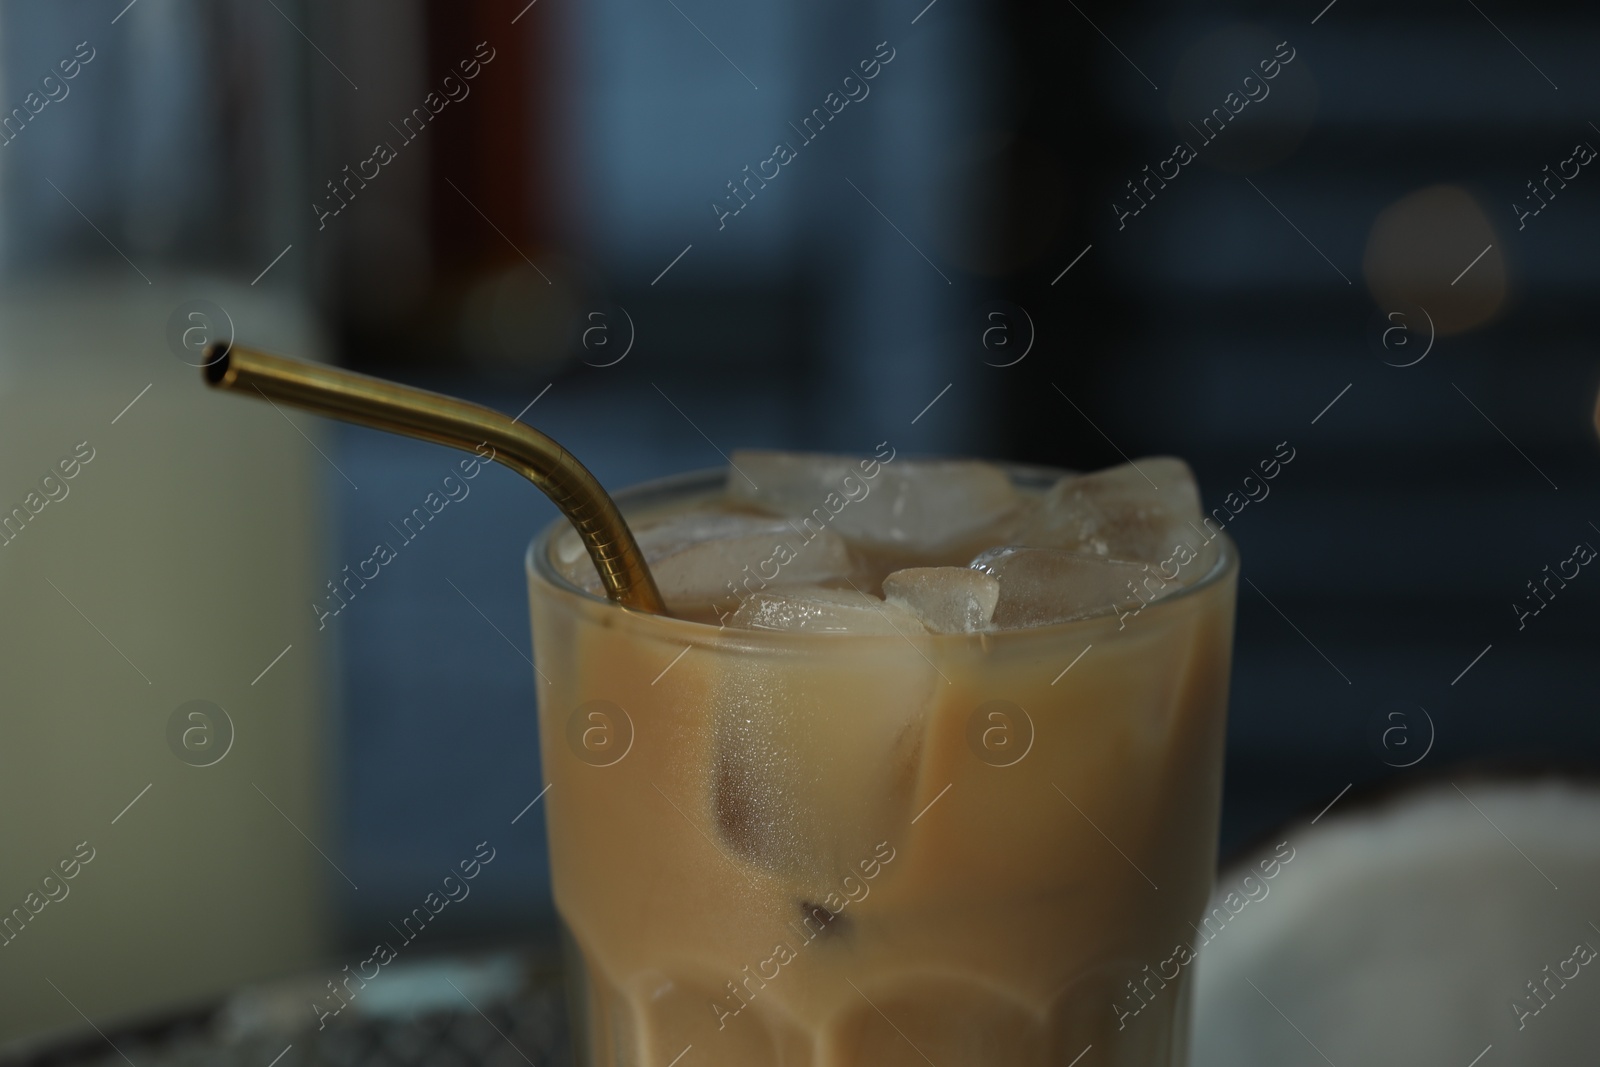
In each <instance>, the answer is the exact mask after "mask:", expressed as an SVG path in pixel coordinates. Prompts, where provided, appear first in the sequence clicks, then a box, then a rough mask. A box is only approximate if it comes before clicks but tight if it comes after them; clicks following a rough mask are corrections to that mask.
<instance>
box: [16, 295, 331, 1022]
mask: <svg viewBox="0 0 1600 1067" xmlns="http://www.w3.org/2000/svg"><path fill="white" fill-rule="evenodd" d="M191 297H208V298H210V299H213V300H216V301H218V302H219V303H221V304H222V305H223V306H225V307H226V308H227V309H228V310H229V311H230V312H231V313H232V316H233V319H234V321H235V324H236V328H237V330H238V331H239V337H240V339H241V340H247V341H248V342H249V343H251V344H253V345H258V346H260V347H265V348H268V349H276V350H278V351H284V352H289V353H294V354H297V355H307V356H309V355H315V354H316V350H317V348H318V347H319V345H318V341H317V337H316V332H315V330H314V329H313V327H312V325H311V322H310V319H309V317H308V316H307V315H306V313H305V311H304V309H303V308H302V307H300V306H299V305H297V304H294V303H284V302H280V301H279V300H277V299H275V298H273V297H272V296H271V295H270V294H269V293H268V292H264V291H262V290H260V289H256V290H251V289H243V288H232V289H230V288H225V287H221V286H219V285H217V284H215V283H198V282H197V283H194V284H166V283H163V282H158V283H157V284H155V285H152V286H147V285H145V284H143V282H142V281H141V280H140V279H138V278H134V279H133V281H132V283H131V284H123V283H122V282H121V281H120V280H114V279H113V280H106V279H83V278H76V279H72V280H69V281H66V282H62V283H59V284H57V285H54V286H45V285H42V284H41V285H38V286H32V285H23V286H11V287H8V288H7V290H6V292H5V294H4V296H3V297H0V508H3V509H5V510H6V511H9V509H10V508H11V506H12V505H14V504H22V503H23V498H24V496H25V495H26V493H27V492H28V491H29V490H30V489H32V488H35V487H36V485H37V482H38V480H39V478H40V477H41V476H42V475H43V474H45V473H46V472H47V471H49V470H50V469H51V468H52V467H53V466H54V465H55V464H56V463H57V461H58V460H59V459H60V458H61V457H63V456H66V455H69V454H71V453H72V452H73V450H74V446H75V445H77V444H78V443H79V442H83V441H87V442H89V444H90V446H91V447H92V448H93V449H94V450H95V456H94V459H93V460H92V461H91V462H90V463H89V464H87V465H86V466H84V467H83V469H82V470H81V471H80V472H79V473H78V475H77V477H75V478H74V479H72V480H71V481H70V482H69V483H67V484H68V486H69V493H68V495H67V497H66V498H65V499H63V500H61V501H59V502H55V503H51V504H49V505H47V506H46V507H45V508H44V510H43V511H42V512H41V513H40V514H39V515H38V516H36V517H35V518H34V519H33V520H32V521H31V522H30V523H29V525H28V526H27V527H26V528H25V530H24V532H23V533H22V534H21V536H19V537H18V538H17V539H16V540H14V541H12V542H11V543H10V544H8V545H6V546H5V547H0V913H9V911H10V909H11V908H13V907H17V906H22V905H23V904H24V901H25V898H26V896H27V894H28V893H29V892H30V891H32V890H34V889H36V888H37V886H38V883H39V880H40V879H41V878H42V877H43V876H44V875H45V874H46V873H47V872H49V871H50V869H51V868H52V866H53V865H54V864H56V862H57V861H58V860H60V859H62V858H64V857H66V856H68V855H70V854H71V852H72V851H73V848H74V846H75V845H77V844H78V843H79V842H82V841H88V842H89V844H90V845H91V846H92V847H93V848H94V850H95V858H94V859H93V860H92V861H91V862H90V863H89V864H87V865H86V866H84V867H83V868H82V869H81V871H80V872H79V873H78V875H77V876H76V877H75V878H74V879H72V880H71V881H70V882H68V883H66V884H67V887H68V896H67V897H66V898H65V899H64V900H61V901H60V902H58V903H52V904H49V905H47V906H46V907H44V909H43V910H42V911H41V912H40V913H39V914H38V915H37V916H36V917H35V918H34V919H33V920H32V921H31V922H30V923H29V924H28V925H27V927H26V928H24V929H23V931H22V933H21V934H20V935H19V936H17V937H16V939H15V940H14V941H11V942H10V943H9V944H7V945H5V946H4V947H0V1042H4V1041H7V1040H10V1039H13V1038H17V1037H19V1036H21V1035H26V1034H32V1033H37V1032H39V1031H44V1030H50V1029H60V1028H67V1027H73V1026H78V1027H81V1026H83V1021H82V1018H81V1017H80V1016H79V1015H78V1013H77V1012H76V1011H75V1010H74V1009H73V1007H72V1006H71V1005H69V1004H68V1003H67V1000H66V999H65V998H64V997H63V996H62V995H61V994H63V993H64V994H66V996H67V997H70V998H71V1000H72V1001H73V1002H75V1003H76V1005H77V1007H78V1008H80V1009H82V1010H83V1011H84V1012H85V1013H87V1014H88V1015H89V1016H90V1018H92V1019H93V1020H94V1021H95V1022H96V1023H97V1024H101V1025H105V1024H106V1023H108V1022H114V1021H115V1020H116V1019H118V1018H122V1017H126V1016H128V1015H130V1014H135V1013H138V1012H141V1011H145V1010H148V1009H151V1008H154V1007H157V1006H161V1005H167V1004H171V1003H173V1002H177V1001H182V1000H186V999H192V998H197V997H204V996H206V995H208V994H210V993H213V992H215V991H217V990H219V989H221V988H223V987H226V986H228V985H231V984H233V983H237V982H238V981H240V980H242V979H246V978H249V977H255V976H260V975H266V974H273V973H278V972H282V971H285V970H290V969H294V968H297V967H300V966H304V965H305V964H307V963H309V962H311V961H312V960H314V959H315V958H317V957H318V956H320V955H321V954H322V952H323V950H324V948H325V944H326V937H327V933H326V931H327V922H326V912H327V902H328V900H329V896H328V894H329V893H330V892H343V893H353V892H354V891H353V890H351V889H350V887H349V886H348V885H347V884H346V883H345V882H344V881H343V880H342V879H341V878H340V877H339V875H338V874H336V873H335V872H334V871H333V870H332V869H331V868H330V867H329V866H328V865H327V863H326V862H325V861H324V860H323V859H322V858H321V857H320V856H319V855H318V854H317V853H316V852H315V851H314V850H313V849H312V848H311V846H309V845H308V844H307V843H306V841H305V840H304V839H303V838H302V837H301V836H300V835H299V834H298V833H296V831H295V830H294V829H293V828H292V827H291V826H290V825H289V824H288V823H287V822H286V821H285V818H284V815H281V814H279V813H278V812H277V811H275V810H273V808H272V807H271V806H270V805H269V804H268V803H267V802H266V801H265V800H264V799H263V798H262V796H261V794H260V793H258V792H257V789H256V786H259V787H260V788H261V790H263V791H265V792H266V794H267V795H269V796H270V797H271V798H272V800H274V801H275V802H276V803H277V804H278V806H279V807H281V808H282V809H283V811H284V812H285V813H286V814H287V815H288V816H289V817H291V818H292V819H293V820H294V822H295V823H297V824H298V825H299V826H300V828H301V829H302V830H304V831H305V832H306V834H308V835H310V836H311V837H312V838H313V839H314V840H316V841H317V843H318V844H319V845H321V846H322V847H323V849H324V851H328V852H330V853H333V852H334V847H335V846H334V842H333V840H332V836H331V835H332V820H331V818H330V816H329V809H328V805H327V796H328V790H327V788H326V784H325V781H324V779H325V777H326V771H327V762H326V761H327V760H328V759H329V757H330V752H331V745H330V742H329V737H330V734H331V729H330V726H331V718H330V714H329V711H330V709H329V707H328V704H327V700H326V699H325V696H326V693H327V692H328V689H327V677H326V671H325V665H326V664H327V663H328V662H329V660H330V654H331V646H330V644H329V643H328V642H327V640H326V638H327V637H328V635H327V634H326V633H323V634H321V635H318V634H317V633H316V632H315V624H314V621H313V616H312V613H311V611H310V609H309V608H308V607H307V606H306V605H307V603H308V601H309V600H310V599H311V598H312V597H313V596H314V595H315V594H316V593H317V591H318V589H319V587H320V586H321V584H322V582H323V580H324V578H325V577H326V576H325V575H323V574H322V570H323V569H324V568H323V566H322V561H321V558H320V545H321V543H322V538H324V537H325V536H326V533H325V529H324V526H323V516H322V515H321V513H320V505H319V487H320V486H321V484H322V482H323V479H324V478H325V477H326V476H331V477H332V478H334V479H335V480H336V481H338V483H339V485H340V486H344V482H343V481H342V480H341V479H339V478H338V475H337V474H335V473H334V472H333V471H332V470H331V469H330V468H328V467H327V466H326V464H325V461H324V460H323V459H322V457H320V456H319V455H318V454H317V453H316V451H314V450H313V448H312V447H311V445H310V444H308V442H307V441H306V440H305V439H304V438H302V437H301V436H300V434H298V433H296V432H295V430H294V429H293V428H291V427H290V426H289V425H288V424H287V423H286V422H285V421H284V418H283V416H282V415H280V414H279V413H278V412H276V411H274V410H273V409H272V408H271V407H270V406H268V405H267V404H265V403H250V402H248V401H246V400H243V399H239V398H236V397H231V396H224V395H220V394H216V393H212V392H209V391H206V390H205V389H204V388H203V387H202V385H201V383H200V379H199V372H198V371H197V370H195V369H193V368H191V367H188V366H185V365H184V364H183V363H181V362H179V360H178V359H176V358H175V357H174V356H173V355H172V354H171V353H170V352H169V351H168V348H167V344H166V340H165V324H166V320H167V316H168V314H169V312H170V311H171V310H172V308H173V307H174V306H176V305H178V304H179V303H181V302H182V301H184V300H185V299H188V298H191ZM147 384H149V385H151V388H150V390H149V391H148V392H147V393H145V394H144V396H143V397H142V398H140V399H139V401H138V403H137V404H135V405H134V406H133V408H132V409H130V410H129V411H128V412H127V413H126V414H125V415H123V416H122V417H121V418H120V420H119V421H117V422H116V424H115V425H112V419H113V418H115V417H116V416H117V415H118V413H119V411H121V410H122V409H123V407H124V406H125V405H126V404H127V403H128V402H129V401H130V400H132V399H133V398H134V397H135V395H137V394H138V393H139V391H140V390H141V389H143V388H144V387H145V386H146V385H147ZM294 418H295V421H296V423H297V424H298V425H300V426H301V427H302V428H303V429H305V431H306V432H307V433H308V434H310V435H311V437H312V438H313V439H317V440H319V443H321V444H322V445H323V448H324V450H327V445H326V443H325V441H322V440H321V439H320V438H321V437H322V436H323V435H321V434H319V429H320V428H319V427H318V425H317V422H316V420H314V419H312V418H311V417H309V416H303V415H295V416H294ZM47 579H48V581H47ZM50 582H54V583H55V585H56V586H58V587H59V588H60V590H61V592H60V593H58V592H57V591H56V590H55V589H53V588H52V587H51V585H50V584H49V583H50ZM62 593H64V594H66V596H68V597H70V598H71V599H72V601H74V602H75V603H76V605H77V608H78V609H81V611H82V612H83V615H80V614H79V612H78V610H74V608H73V607H72V606H71V605H69V604H68V603H67V601H66V599H64V598H63V596H62V595H61V594H62ZM83 616H87V617H88V620H89V621H85V618H84V617H83ZM91 622H92V626H91ZM93 627H98V628H99V629H100V630H102V631H104V634H105V636H104V637H102V636H101V634H100V633H97V632H96V630H95V629H94V628H93ZM108 638H109V642H110V643H108V640H107V639H108ZM113 643H114V644H115V645H116V648H117V649H120V650H121V654H119V652H118V651H117V650H115V649H113V648H112V644H113ZM291 643H292V644H293V648H292V649H291V650H290V651H289V653H288V654H287V655H286V656H284V657H283V659H282V660H281V661H279V662H278V663H277V665H276V666H274V667H273V668H272V670H271V671H270V672H268V673H267V675H266V676H265V677H264V678H262V679H261V681H260V682H259V683H257V684H256V685H254V686H252V685H251V684H250V683H251V680H252V679H254V678H255V677H256V676H257V675H258V674H259V673H260V672H261V670H262V669H263V668H264V667H266V666H267V664H268V663H269V662H271V660H272V659H273V657H274V656H276V655H278V653H279V652H280V651H282V650H283V648H284V647H285V646H286V645H289V644H291ZM123 655H126V657H127V660H131V661H132V664H133V665H132V666H130V664H129V663H128V662H127V660H124V658H123ZM136 668H137V669H136ZM139 672H143V675H145V676H148V679H149V681H148V683H147V682H146V679H145V677H141V675H140V673H139ZM193 699H204V700H210V701H213V702H215V703H217V704H220V705H221V706H222V707H224V708H225V709H226V710H227V711H228V713H229V715H230V716H231V718H232V720H233V723H234V727H235V731H236V739H235V741H234V744H233V747H232V750H231V751H230V752H229V753H228V755H227V756H226V757H225V758H224V759H222V760H221V762H219V763H217V764H216V765H214V766H211V767H206V768H196V767H192V766H189V765H186V764H185V763H183V762H181V761H180V760H179V759H178V758H177V757H176V756H175V755H174V754H173V753H172V752H171V751H170V750H169V747H168V743H167V738H166V729H167V722H168V717H169V716H170V715H171V713H172V711H173V709H174V708H176V707H177V706H178V705H179V704H181V703H184V702H185V701H189V700H193ZM147 784H149V785H150V786H151V788H150V790H149V792H148V793H145V794H144V796H143V797H142V798H141V799H140V800H139V801H138V803H137V804H135V805H134V806H133V808H132V809H130V810H129V811H128V812H127V814H125V815H123V816H122V817H121V818H120V820H119V821H118V822H117V823H116V824H115V825H113V824H112V819H113V818H114V817H116V816H117V815H118V813H119V812H121V811H122V809H123V808H124V807H125V806H126V805H127V804H128V803H129V801H131V800H133V798H134V797H135V796H136V795H137V794H138V793H139V792H140V790H142V789H143V788H144V787H145V786H146V785H147ZM330 880H331V883H330ZM331 887H337V888H331ZM57 892H59V890H57ZM50 982H54V983H55V984H56V986H59V987H60V990H61V993H58V992H57V991H56V990H55V989H52V988H51V985H50Z"/></svg>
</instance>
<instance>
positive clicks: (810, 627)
mask: <svg viewBox="0 0 1600 1067" xmlns="http://www.w3.org/2000/svg"><path fill="white" fill-rule="evenodd" d="M727 624H728V625H729V626H742V627H744V628H745V629H749V630H798V631H800V632H802V633H839V634H846V633H848V634H893V633H898V634H904V635H908V636H909V635H911V634H920V633H926V632H927V630H926V628H925V627H924V626H923V625H922V623H921V622H920V621H918V619H917V617H916V616H915V615H913V614H912V613H911V612H909V611H907V610H906V609H905V608H903V607H901V606H899V605H898V604H890V603H886V602H885V601H882V600H879V599H878V598H877V597H875V596H869V595H868V594H866V593H863V592H859V591H858V590H855V589H824V588H822V587H820V586H811V587H802V588H798V589H784V590H763V591H761V592H757V593H754V594H752V595H751V596H749V597H748V598H746V599H745V601H744V602H743V603H742V604H740V605H739V610H737V611H735V612H734V613H733V614H732V615H730V616H729V617H728V620H727Z"/></svg>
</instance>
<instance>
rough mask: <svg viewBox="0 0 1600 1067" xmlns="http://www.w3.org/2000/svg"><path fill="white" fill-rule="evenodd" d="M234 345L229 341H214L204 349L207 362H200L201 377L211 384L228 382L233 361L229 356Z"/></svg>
mask: <svg viewBox="0 0 1600 1067" xmlns="http://www.w3.org/2000/svg"><path fill="white" fill-rule="evenodd" d="M232 351H233V346H232V345H231V344H229V343H228V342H227V341H213V342H211V343H210V344H208V345H206V347H205V348H204V349H203V350H202V354H203V355H204V356H205V362H203V363H201V364H200V377H201V379H202V380H203V381H204V382H205V383H206V384H207V385H211V386H221V385H225V384H227V378H228V371H229V369H230V368H231V363H232V361H231V360H230V359H229V358H228V356H229V354H230V353H231V352H232Z"/></svg>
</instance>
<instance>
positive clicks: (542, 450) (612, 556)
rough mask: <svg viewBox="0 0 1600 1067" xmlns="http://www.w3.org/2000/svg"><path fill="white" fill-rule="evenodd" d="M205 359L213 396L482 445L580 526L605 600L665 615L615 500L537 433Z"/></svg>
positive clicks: (222, 358)
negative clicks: (237, 395) (235, 396)
mask: <svg viewBox="0 0 1600 1067" xmlns="http://www.w3.org/2000/svg"><path fill="white" fill-rule="evenodd" d="M206 358H207V363H206V365H205V366H204V367H202V368H201V371H200V373H201V374H202V375H204V377H205V380H206V383H207V384H209V385H212V386H214V387H216V388H218V389H228V390H233V391H237V392H242V393H246V394H248V393H251V392H254V393H256V394H257V395H259V396H260V397H261V398H262V399H264V400H273V401H282V402H283V403H285V404H293V405H294V406H295V407H300V408H304V409H306V410H307V411H314V412H316V413H317V414H319V415H327V416H329V417H331V418H335V419H343V420H344V421H345V422H353V423H356V424H357V425H361V426H370V427H372V428H374V429H378V430H388V431H389V432H390V433H398V434H404V435H405V436H407V437H419V438H421V439H422V440H424V441H433V442H435V443H436V444H441V445H449V446H451V447H452V448H459V449H462V450H464V451H467V452H478V454H479V455H482V452H481V451H480V446H484V445H487V446H488V447H489V448H490V449H492V453H491V455H490V456H489V457H488V458H490V459H493V460H495V461H496V462H497V463H502V464H504V465H505V466H507V467H510V468H511V469H512V470H514V471H516V472H517V473H518V474H520V475H522V476H523V477H524V478H526V479H528V481H530V482H532V483H533V484H534V485H536V486H538V487H539V489H540V490H541V491H543V493H544V495H545V496H547V497H549V498H550V501H551V503H553V504H555V506H556V507H558V508H560V509H561V513H562V514H563V515H565V516H566V517H567V518H568V520H570V521H571V523H572V525H573V526H575V527H576V528H577V530H578V536H579V537H581V538H582V539H583V546H584V548H586V549H587V550H588V552H589V558H590V559H592V560H594V565H595V569H596V570H598V571H599V572H600V580H601V581H602V582H603V583H604V584H605V589H606V596H608V597H610V598H611V599H612V600H614V601H616V602H617V603H618V604H621V605H622V606H623V607H627V608H633V609H634V610H636V611H642V612H646V613H648V614H651V615H666V614H667V606H666V604H665V603H664V602H663V601H662V599H661V593H660V591H658V590H657V589H656V583H655V579H654V578H652V577H651V576H650V568H649V567H648V566H646V565H645V561H644V554H643V553H641V552H640V551H639V544H638V542H637V541H635V540H634V539H633V532H632V531H631V530H629V529H628V525H627V523H625V522H624V521H623V519H622V513H621V512H620V511H618V510H617V505H616V502H615V501H613V500H612V499H611V497H610V496H608V495H607V494H606V491H605V490H604V489H603V488H601V486H600V483H599V482H598V481H596V480H595V477H594V475H592V474H590V473H589V472H588V470H586V469H585V468H584V466H583V464H581V463H579V462H578V461H577V460H576V459H573V458H572V455H571V454H570V453H568V452H567V450H566V449H564V448H562V447H561V446H560V445H558V444H556V443H555V442H554V441H552V440H551V439H550V438H548V437H546V436H545V435H544V434H542V433H540V432H539V431H538V430H535V429H534V428H533V427H531V426H526V425H523V424H522V423H520V422H516V421H514V420H512V419H508V418H507V417H506V416H504V415H502V414H500V413H499V412H498V411H491V410H490V409H489V408H485V407H480V406H478V405H477V404H469V403H467V402H466V401H464V400H457V399H455V398H454V397H448V396H443V395H441V394H439V393H430V392H428V391H427V390H425V389H413V388H411V387H410V386H405V385H396V384H395V383H394V382H386V381H384V380H382V379H381V378H371V377H368V376H367V375H365V374H352V373H351V372H350V371H343V370H337V369H335V368H333V367H327V366H323V365H321V364H315V363H301V362H299V361H297V360H292V359H283V358H281V357H279V356H269V355H267V354H266V353H264V352H256V351H253V350H252V349H248V348H241V347H239V346H237V345H233V346H216V347H213V348H212V349H210V350H208V351H207V353H206Z"/></svg>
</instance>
